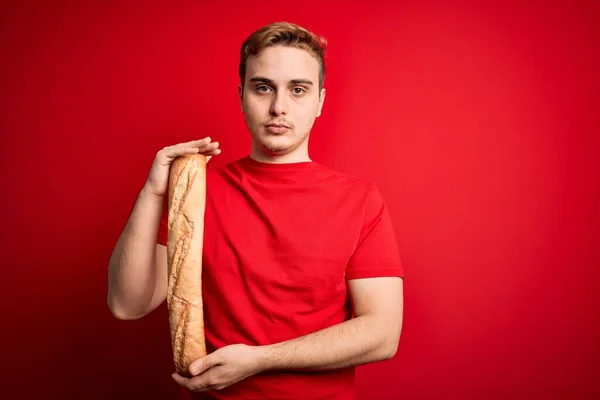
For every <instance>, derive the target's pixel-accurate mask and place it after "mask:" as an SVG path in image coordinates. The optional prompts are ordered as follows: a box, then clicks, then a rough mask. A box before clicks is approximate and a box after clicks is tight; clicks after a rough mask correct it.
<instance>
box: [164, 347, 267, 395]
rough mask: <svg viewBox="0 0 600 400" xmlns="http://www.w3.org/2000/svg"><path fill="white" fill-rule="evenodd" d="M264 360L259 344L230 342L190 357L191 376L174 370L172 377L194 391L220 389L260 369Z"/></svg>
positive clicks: (263, 366) (262, 367)
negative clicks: (194, 357) (191, 360)
mask: <svg viewBox="0 0 600 400" xmlns="http://www.w3.org/2000/svg"><path fill="white" fill-rule="evenodd" d="M264 360H265V352H264V350H263V349H262V348H261V347H260V346H248V345H245V344H233V345H229V346H225V347H222V348H220V349H218V350H216V351H214V352H213V353H211V354H209V355H207V356H205V357H202V358H199V359H198V360H196V361H194V362H193V363H192V364H191V365H190V368H189V372H190V374H191V375H192V377H191V378H186V377H184V376H181V375H180V374H177V373H174V374H173V375H172V377H173V379H174V380H175V382H177V383H179V384H180V385H181V386H184V387H186V388H188V389H189V390H191V391H194V392H205V391H207V390H221V389H224V388H226V387H228V386H231V385H233V384H234V383H236V382H239V381H241V380H243V379H246V378H248V377H250V376H252V375H255V374H257V373H259V372H261V371H262V370H263V369H264V368H265V365H264Z"/></svg>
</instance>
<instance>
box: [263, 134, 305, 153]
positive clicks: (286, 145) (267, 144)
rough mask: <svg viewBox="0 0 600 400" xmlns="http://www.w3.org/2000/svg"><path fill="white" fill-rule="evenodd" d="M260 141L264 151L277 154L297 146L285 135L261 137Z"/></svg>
mask: <svg viewBox="0 0 600 400" xmlns="http://www.w3.org/2000/svg"><path fill="white" fill-rule="evenodd" d="M259 143H260V147H261V148H262V149H263V150H264V151H267V152H268V153H270V154H275V155H280V154H285V153H288V152H290V151H291V150H293V149H294V148H296V147H297V146H296V143H294V142H293V141H292V140H290V139H289V138H286V137H284V136H275V137H261V138H259Z"/></svg>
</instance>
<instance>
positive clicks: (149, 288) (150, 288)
mask: <svg viewBox="0 0 600 400" xmlns="http://www.w3.org/2000/svg"><path fill="white" fill-rule="evenodd" d="M163 201H164V200H163V199H162V198H160V197H156V196H154V195H152V194H149V193H147V192H146V190H145V189H142V191H141V192H140V193H139V195H138V198H137V200H136V203H135V205H134V207H133V210H132V212H131V214H130V216H129V219H128V221H127V224H126V226H125V228H124V229H123V232H122V233H121V236H120V237H119V240H118V241H117V244H116V245H115V248H114V250H113V253H112V255H111V258H110V263H109V269H108V273H109V277H108V278H109V279H108V281H109V284H108V303H109V306H110V308H111V310H112V311H113V313H114V314H116V315H119V314H121V316H123V317H125V316H128V315H135V314H138V313H140V312H143V311H144V309H145V308H146V307H147V306H148V305H149V304H150V303H151V301H152V297H153V294H154V291H155V288H156V283H157V282H156V281H157V277H156V268H155V257H156V238H157V235H158V228H159V224H160V217H161V214H162V207H163Z"/></svg>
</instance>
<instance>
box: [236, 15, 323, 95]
mask: <svg viewBox="0 0 600 400" xmlns="http://www.w3.org/2000/svg"><path fill="white" fill-rule="evenodd" d="M276 45H282V46H290V47H295V48H297V49H303V50H306V51H308V52H309V53H310V54H311V55H312V56H313V57H314V58H316V59H317V61H318V62H319V66H320V74H319V88H323V85H324V83H325V50H326V49H327V40H326V39H325V38H324V37H322V36H317V35H315V34H314V33H312V32H310V31H308V30H307V29H305V28H303V27H301V26H298V25H296V24H293V23H290V22H285V21H282V22H274V23H272V24H269V25H266V26H264V27H262V28H260V29H258V30H257V31H255V32H253V33H252V34H251V35H250V36H249V37H248V38H247V39H246V40H245V41H244V43H243V44H242V48H241V50H240V66H239V73H240V80H241V83H242V87H243V86H244V82H245V80H246V60H247V59H248V57H249V56H251V55H257V54H259V53H260V52H261V51H262V50H264V49H265V48H267V47H269V46H276Z"/></svg>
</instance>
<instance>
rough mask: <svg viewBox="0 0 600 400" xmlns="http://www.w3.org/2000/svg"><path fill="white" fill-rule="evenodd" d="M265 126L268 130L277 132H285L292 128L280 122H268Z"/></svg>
mask: <svg viewBox="0 0 600 400" xmlns="http://www.w3.org/2000/svg"><path fill="white" fill-rule="evenodd" d="M265 128H266V130H267V131H268V132H270V133H275V134H280V133H285V132H286V131H288V130H289V129H290V127H289V126H288V125H286V124H280V123H270V124H266V125H265Z"/></svg>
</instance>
